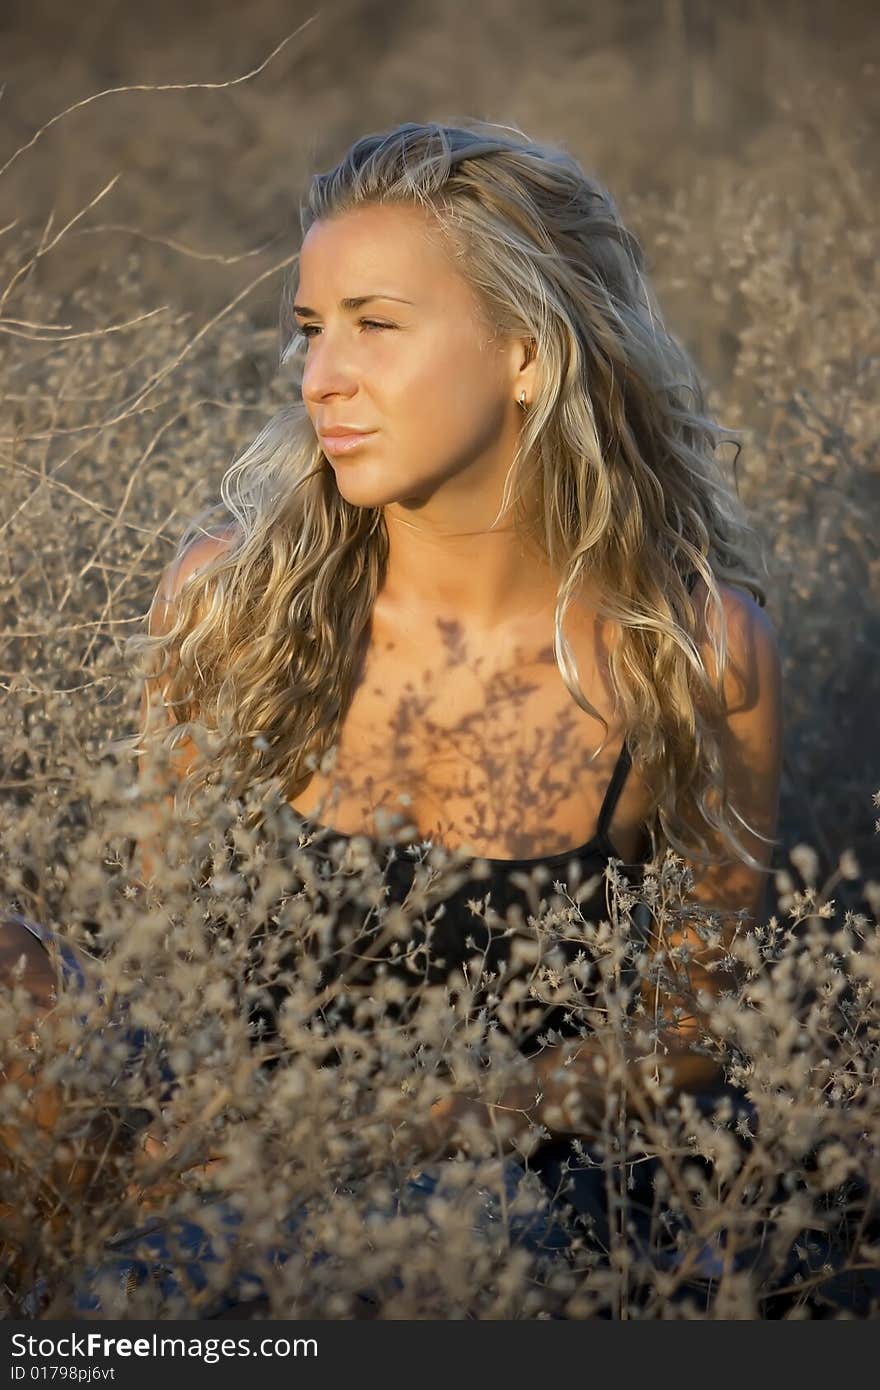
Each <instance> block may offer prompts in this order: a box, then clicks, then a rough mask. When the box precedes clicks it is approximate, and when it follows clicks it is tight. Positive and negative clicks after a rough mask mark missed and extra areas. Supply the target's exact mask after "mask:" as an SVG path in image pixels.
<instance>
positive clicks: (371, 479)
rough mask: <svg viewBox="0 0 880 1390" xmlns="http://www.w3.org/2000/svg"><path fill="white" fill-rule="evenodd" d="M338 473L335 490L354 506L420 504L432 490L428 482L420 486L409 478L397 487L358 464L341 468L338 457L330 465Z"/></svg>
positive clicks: (352, 463)
mask: <svg viewBox="0 0 880 1390" xmlns="http://www.w3.org/2000/svg"><path fill="white" fill-rule="evenodd" d="M331 466H332V468H333V472H334V474H335V476H336V489H337V491H338V493H339V495H340V497H342V498H344V499H345V501H346V502H348V503H349V504H350V505H351V506H352V507H388V506H391V505H396V506H398V507H421V506H423V505H424V503H425V502H427V501H428V499H429V497H430V494H431V489H430V487H429V486H428V485H427V484H426V485H425V486H424V487H422V488H419V485H418V484H417V483H414V482H412V481H410V482H409V483H408V484H407V485H406V487H405V488H401V487H399V486H398V487H394V486H393V485H392V484H391V483H390V481H383V479H382V478H381V477H377V476H376V474H375V473H372V474H371V470H370V469H369V468H365V467H364V466H363V465H359V464H357V463H355V462H354V461H353V460H352V462H351V463H350V464H344V465H343V466H342V467H341V468H340V467H338V460H334V462H333V464H332V465H331Z"/></svg>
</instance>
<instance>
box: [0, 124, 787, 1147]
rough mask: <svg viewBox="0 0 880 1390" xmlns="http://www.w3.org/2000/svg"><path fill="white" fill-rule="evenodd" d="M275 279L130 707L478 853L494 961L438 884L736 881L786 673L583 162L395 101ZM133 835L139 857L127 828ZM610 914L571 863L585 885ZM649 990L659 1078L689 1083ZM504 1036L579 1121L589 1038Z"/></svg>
mask: <svg viewBox="0 0 880 1390" xmlns="http://www.w3.org/2000/svg"><path fill="white" fill-rule="evenodd" d="M290 289H291V293H289V294H287V295H285V314H286V320H285V323H286V328H285V335H284V341H283V352H282V362H283V363H284V364H285V365H287V366H289V367H290V368H291V369H292V372H293V374H294V377H295V379H296V381H297V383H298V387H299V390H298V391H296V392H294V393H292V394H293V397H294V398H293V400H292V401H291V404H290V405H289V406H288V407H286V408H285V409H284V410H283V411H282V412H281V413H280V414H279V415H278V416H277V417H276V418H274V419H273V420H271V421H270V422H269V424H267V425H266V427H265V428H264V429H263V430H262V431H261V433H260V434H259V436H258V437H257V439H256V440H255V441H254V442H253V444H252V445H251V446H250V447H249V448H248V449H246V450H245V452H244V453H243V454H242V455H241V456H240V457H239V458H238V459H237V461H236V462H235V463H234V464H233V465H232V467H231V468H230V469H229V471H228V472H227V474H226V476H225V477H224V479H223V482H222V485H221V496H222V505H221V506H218V508H217V509H216V513H212V515H211V516H209V517H205V516H202V517H200V518H199V519H198V520H197V521H194V522H193V524H192V525H191V526H190V527H189V528H188V530H187V532H186V533H185V534H184V536H183V537H182V540H181V544H180V546H179V549H178V553H177V555H176V557H175V559H174V561H173V562H172V563H171V564H170V565H169V566H168V568H167V570H166V572H165V573H164V575H163V576H162V580H161V583H160V585H159V587H158V589H157V593H156V599H155V601H154V604H153V606H152V609H151V614H150V624H149V633H148V634H147V635H144V636H141V637H138V638H136V639H133V641H132V650H133V651H134V652H135V653H137V654H138V655H139V656H143V657H146V658H148V660H149V663H150V669H151V671H152V672H153V674H152V676H151V679H150V680H149V682H148V684H147V686H146V687H145V696H144V707H143V727H142V732H143V733H144V735H146V734H147V733H149V734H150V735H151V736H156V737H161V738H168V737H173V736H174V728H175V726H179V725H180V724H181V723H187V722H188V721H190V720H194V719H196V718H198V719H199V720H200V721H201V722H203V723H204V724H207V725H209V726H213V727H217V728H220V727H222V728H223V730H224V735H225V737H226V739H227V747H228V748H231V749H232V750H233V753H234V757H235V763H236V767H237V769H238V773H239V776H240V785H241V786H242V787H244V786H248V785H251V784H253V783H254V782H255V781H258V780H259V779H261V778H275V779H280V780H281V784H282V785H283V787H284V789H285V794H286V796H287V798H288V799H289V802H290V805H291V807H292V808H293V809H294V811H296V812H297V813H298V814H299V815H301V816H302V817H303V818H304V820H305V821H306V822H307V823H309V824H311V825H313V827H315V828H316V829H318V830H323V831H325V832H326V833H328V834H329V835H330V836H331V837H332V838H333V839H340V838H342V839H345V838H351V837H354V836H358V835H366V836H368V837H370V839H371V840H372V841H373V842H374V843H375V844H377V845H378V844H380V843H383V842H384V843H387V842H389V841H390V840H391V839H392V838H393V839H395V841H396V842H400V841H401V840H403V841H405V842H408V841H418V842H422V841H425V840H431V841H433V842H434V843H439V844H441V845H443V846H445V847H447V848H450V849H452V848H455V849H463V850H465V851H466V852H467V854H468V855H472V856H473V858H474V860H477V859H479V860H484V861H486V862H487V864H488V866H489V874H490V877H489V879H488V880H486V879H479V881H478V883H477V886H476V887H475V884H474V883H468V884H466V885H465V886H464V887H463V888H462V889H461V890H460V891H459V892H458V893H456V894H455V895H453V897H452V898H451V899H450V900H449V901H448V902H447V904H446V906H447V911H446V914H445V916H444V918H443V931H442V935H441V937H439V938H435V941H434V946H435V951H438V953H439V956H440V957H441V962H440V963H441V965H442V970H443V971H444V972H448V971H450V970H451V969H453V968H454V966H455V965H456V964H457V963H460V962H462V961H463V960H464V959H465V958H466V957H467V956H468V955H469V954H470V953H471V952H470V950H468V948H467V947H466V946H465V938H466V937H468V936H469V935H470V936H471V937H472V938H474V939H475V940H476V941H477V944H478V946H479V947H480V948H482V947H483V945H484V944H487V945H488V946H489V947H490V950H494V951H495V955H491V954H490V964H491V963H495V962H497V960H499V959H501V956H502V953H503V950H504V943H503V942H496V941H494V939H492V940H490V939H489V938H488V937H487V935H486V929H485V927H483V926H482V924H481V923H479V922H478V921H477V919H476V918H475V916H474V914H473V913H471V912H469V910H468V908H467V902H468V899H473V898H474V897H475V896H479V897H482V896H484V895H485V893H486V892H487V891H491V894H492V906H493V907H494V909H495V911H497V912H498V913H499V914H500V915H501V917H502V918H503V917H504V915H505V910H506V908H507V907H508V906H509V905H510V904H511V903H513V902H520V903H522V902H524V896H523V893H522V891H521V890H520V889H518V888H516V887H515V886H514V885H513V884H512V883H511V881H510V875H511V873H512V872H513V871H516V870H519V871H522V870H526V871H529V870H530V869H533V868H535V867H536V866H537V865H541V864H542V865H545V866H546V867H547V869H548V870H550V871H551V877H552V878H565V875H566V873H567V872H568V871H569V868H570V866H571V864H572V862H573V861H575V860H577V861H578V863H579V868H580V875H581V878H582V879H583V878H588V877H590V875H592V874H594V873H597V872H598V873H600V874H601V871H602V869H603V868H604V866H605V865H606V864H607V863H608V862H609V861H610V860H612V859H616V860H619V861H622V863H623V865H624V866H625V867H627V869H629V870H633V871H635V872H637V871H638V866H639V865H641V864H644V863H645V862H646V861H647V860H648V859H649V858H651V857H652V856H657V855H659V854H661V852H662V850H663V849H664V848H665V847H666V846H669V847H671V848H673V849H674V850H676V851H677V852H678V853H679V854H681V855H683V856H684V857H685V858H686V860H687V861H688V862H689V863H690V864H691V865H692V867H693V869H694V873H695V892H694V896H695V898H696V899H697V900H699V901H701V902H703V903H706V904H709V905H712V906H714V907H718V908H732V909H742V908H745V909H748V910H749V911H750V912H752V913H759V912H760V910H761V907H762V901H763V894H764V888H765V883H766V878H767V871H768V866H769V862H770V852H771V849H772V845H773V844H774V842H775V841H774V835H775V832H776V827H777V814H778V792H779V777H780V758H781V693H780V666H779V656H778V650H777V641H776V637H775V634H774V631H773V627H772V625H771V623H770V621H769V619H768V617H767V615H766V612H765V610H764V604H765V597H766V596H765V591H764V588H763V586H762V584H761V582H760V579H759V578H758V577H757V572H756V571H757V567H758V564H759V557H758V553H757V548H756V538H755V533H754V531H753V529H752V528H751V526H750V525H749V522H748V520H747V518H746V517H745V515H744V514H743V512H742V509H741V506H740V504H739V502H738V500H737V498H736V496H735V494H734V493H732V491H731V490H730V488H729V487H728V485H727V483H726V481H725V478H724V476H723V474H722V471H721V469H720V467H719V462H718V459H717V458H716V450H717V446H718V444H719V443H720V442H721V441H722V439H723V438H724V431H722V430H721V428H720V427H719V426H718V425H717V424H715V423H714V422H713V420H712V419H710V418H709V416H708V414H707V412H706V408H705V404H704V398H703V393H702V390H701V387H700V384H699V380H698V377H697V373H696V371H695V369H694V367H693V365H692V363H691V362H690V360H689V359H688V357H687V355H686V354H685V352H684V351H683V350H682V348H681V347H680V346H679V345H678V344H677V343H676V342H675V341H674V339H673V338H672V337H671V335H670V333H669V332H668V331H667V329H666V328H665V327H664V323H663V319H662V315H661V313H660V310H659V308H658V305H657V304H656V302H655V299H654V296H653V294H652V292H651V289H650V287H649V285H648V283H647V280H646V277H645V273H644V257H643V253H642V251H641V248H640V246H639V244H638V242H637V241H636V239H635V237H634V236H633V235H632V233H631V232H629V231H628V230H627V229H626V228H625V227H624V226H623V224H622V222H621V218H620V216H619V214H618V211H617V209H616V207H615V204H614V202H613V200H612V198H611V196H610V195H609V193H608V192H607V191H606V190H605V189H604V188H603V187H602V186H601V185H600V184H599V183H598V182H597V181H596V180H595V179H594V178H593V177H591V176H590V175H588V174H587V173H585V171H584V170H583V169H582V168H581V167H580V165H579V164H578V163H577V161H576V160H575V159H574V158H573V157H572V156H571V155H569V154H568V153H565V152H563V151H561V150H559V149H556V148H553V147H551V146H549V145H546V144H539V143H537V142H534V141H531V140H529V139H527V138H525V137H524V136H522V135H520V134H519V133H517V132H511V131H510V130H509V129H508V128H506V127H504V128H500V127H497V126H490V125H487V124H485V123H476V122H475V123H471V124H470V125H467V126H465V127H455V126H443V125H439V124H434V123H428V124H424V125H421V124H416V123H411V124H405V125H400V126H396V127H394V128H393V129H391V130H388V131H387V132H384V133H380V134H374V135H369V136H365V137H363V138H361V139H359V140H357V141H356V142H355V143H354V144H353V145H352V147H351V148H350V149H349V150H348V151H347V152H346V154H345V155H344V157H343V158H342V159H341V160H340V161H339V162H338V164H337V165H336V166H335V167H334V168H333V169H331V170H330V171H328V172H326V173H321V174H317V175H315V176H314V177H313V179H312V181H311V184H310V186H309V189H308V196H307V199H306V201H305V206H304V209H303V240H302V245H301V251H300V255H299V258H298V264H297V266H296V274H295V283H294V284H292V285H291V287H290ZM184 639H185V645H184ZM177 732H178V738H179V734H180V730H179V728H178V731H177ZM140 747H141V752H142V754H143V756H144V757H145V758H147V757H148V756H149V748H150V741H149V739H145V741H144V742H143V743H142V744H141V745H140ZM331 747H335V749H336V755H335V763H334V764H333V766H332V769H331V770H329V771H323V770H321V759H322V756H323V754H324V753H325V752H326V751H327V750H328V749H330V748H331ZM193 754H194V745H193V744H192V743H191V742H190V741H189V740H188V739H184V740H183V741H178V743H177V747H176V751H175V759H176V764H175V765H176V767H177V769H178V771H179V783H178V785H177V786H175V787H169V789H168V794H169V797H171V796H172V795H173V794H174V793H175V792H176V791H181V790H182V789H184V788H188V789H189V790H192V789H194V788H195V787H197V786H198V785H200V784H201V782H202V780H203V779H204V777H205V776H206V775H207V772H208V771H209V769H208V768H207V767H206V765H205V762H204V760H197V759H196V758H195V757H194V756H193ZM395 818H397V820H400V819H402V821H403V824H402V825H395V824H394V821H395ZM160 825H161V823H160V821H159V820H157V836H159V835H160V834H161V829H160ZM139 863H140V869H141V873H142V875H143V877H144V878H145V879H148V878H149V877H150V876H151V874H152V873H153V872H154V871H155V864H156V845H155V843H154V844H153V845H152V846H151V845H150V844H147V843H144V844H142V845H141V846H140V847H139ZM396 868H397V871H398V874H399V880H400V886H401V888H402V889H405V879H406V860H405V858H404V857H403V856H399V857H398V861H397V865H396ZM475 882H476V880H475ZM605 911H606V902H605V888H604V885H603V884H600V887H599V888H598V889H597V892H596V895H595V897H594V898H593V899H591V900H588V901H587V902H585V903H584V904H583V905H582V912H583V915H584V917H585V918H587V919H589V918H591V917H592V918H594V919H596V918H599V917H602V916H603V915H605ZM481 929H482V931H483V935H482V936H480V930H481ZM6 930H7V931H11V930H12V928H11V926H8V927H7V928H6ZM19 930H20V929H19ZM682 935H686V929H683V930H682ZM673 944H675V943H673V942H668V943H667V945H673ZM692 945H693V948H694V951H695V963H694V970H695V972H696V975H697V983H698V984H699V985H700V986H701V987H703V988H705V989H706V990H707V991H708V992H709V993H710V994H711V993H712V991H713V990H716V989H717V988H718V978H719V977H718V976H717V975H716V974H714V973H712V972H711V971H709V970H708V969H707V968H706V966H707V964H708V962H707V961H705V960H703V961H701V958H700V949H701V948H700V942H699V939H698V938H697V937H696V936H693V939H692ZM675 1003H676V1000H675V999H674V998H672V999H669V998H665V999H663V1000H661V1001H660V1004H661V1007H662V1018H663V1019H664V1020H665V1022H664V1024H663V1028H664V1033H663V1041H664V1046H665V1047H666V1049H667V1052H666V1059H665V1064H664V1065H665V1072H666V1078H667V1079H668V1080H670V1081H671V1082H672V1084H673V1086H675V1087H677V1088H679V1089H682V1090H688V1091H691V1092H701V1091H703V1090H706V1089H710V1088H711V1087H712V1086H713V1085H715V1084H716V1083H717V1082H718V1081H719V1077H718V1076H717V1074H716V1072H715V1069H714V1066H713V1065H712V1064H711V1063H710V1062H709V1061H708V1060H707V1058H705V1057H704V1056H702V1055H699V1054H698V1053H696V1052H694V1051H692V1050H691V1047H690V1043H691V1042H692V1040H693V1037H694V1035H695V1032H696V1029H697V1024H698V1020H697V1019H695V1018H694V1017H693V1015H692V1014H685V1015H684V1016H680V1017H678V1019H677V1021H676V1023H675V1024H674V1025H673V1024H672V1023H671V1022H669V1020H670V1018H671V1017H672V1010H673V1008H674V1007H675ZM652 1004H653V1005H654V1006H656V1005H657V1000H656V999H655V1000H652ZM552 1021H553V1022H554V1023H555V1024H556V1025H557V1026H559V1027H560V1031H561V1032H564V1031H565V1029H564V1026H563V1025H564V1019H563V1018H562V1017H561V1016H560V1018H558V1019H554V1020H552ZM546 1026H547V1020H546V1018H545V1019H544V1020H543V1023H542V1027H543V1028H544V1029H546ZM522 1050H523V1074H522V1081H521V1091H520V1093H519V1095H518V1097H517V1098H514V1099H515V1100H516V1103H512V1104H511V1105H510V1107H509V1109H508V1113H509V1114H511V1115H515V1114H517V1113H519V1111H518V1105H520V1103H524V1097H525V1096H534V1094H535V1092H536V1090H540V1092H541V1094H542V1101H541V1103H540V1105H539V1106H538V1108H537V1109H535V1108H532V1109H531V1110H530V1118H531V1119H533V1120H537V1121H538V1122H539V1123H544V1124H546V1125H547V1126H548V1129H549V1130H550V1133H551V1135H553V1136H554V1137H557V1136H561V1135H569V1136H570V1135H572V1134H574V1135H580V1136H582V1137H588V1136H589V1133H590V1124H591V1113H592V1112H591V1104H592V1102H593V1100H595V1099H596V1098H597V1097H598V1096H599V1095H600V1088H599V1086H598V1083H597V1080H596V1074H595V1071H594V1062H595V1060H596V1055H597V1051H598V1050H599V1048H598V1045H597V1047H596V1048H593V1047H591V1046H589V1045H588V1044H587V1042H585V1040H584V1039H583V1038H580V1039H579V1041H578V1042H577V1044H572V1046H571V1047H569V1049H568V1052H571V1051H574V1052H576V1053H577V1055H576V1056H575V1057H574V1060H573V1062H572V1063H571V1065H570V1066H568V1067H567V1068H566V1069H565V1072H564V1075H563V1073H562V1071H561V1069H560V1066H559V1063H560V1061H561V1060H563V1057H564V1056H567V1055H568V1053H566V1045H565V1044H564V1043H563V1044H561V1045H560V1046H558V1047H547V1046H544V1047H541V1046H539V1045H538V1044H537V1042H536V1037H535V1036H534V1034H533V1035H532V1036H531V1037H529V1038H527V1039H526V1040H525V1043H524V1045H523V1049H522ZM536 1083H539V1084H538V1085H536ZM637 1085H638V1065H637V1059H636V1058H635V1056H634V1058H633V1086H634V1087H636V1086H637ZM465 1111H471V1112H472V1113H475V1114H478V1115H479V1114H482V1113H485V1106H482V1107H481V1105H480V1103H479V1102H477V1101H474V1100H473V1098H471V1097H467V1096H453V1097H450V1098H446V1099H445V1100H444V1101H443V1102H442V1103H440V1104H438V1105H437V1106H436V1107H435V1110H434V1125H435V1128H434V1130H433V1131H432V1133H431V1134H430V1135H428V1136H425V1142H426V1145H427V1148H428V1149H429V1150H430V1151H431V1152H434V1153H436V1152H442V1151H443V1148H444V1144H445V1142H446V1140H447V1139H448V1137H449V1136H450V1134H451V1133H452V1127H453V1126H454V1124H455V1123H456V1122H457V1120H458V1119H459V1117H460V1115H461V1114H462V1113H464V1112H465ZM512 1137H513V1139H515V1138H516V1133H515V1131H514V1132H513V1134H512Z"/></svg>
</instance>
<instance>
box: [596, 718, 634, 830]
mask: <svg viewBox="0 0 880 1390" xmlns="http://www.w3.org/2000/svg"><path fill="white" fill-rule="evenodd" d="M631 765H632V759H631V757H630V752H629V744H628V742H627V740H626V739H624V740H623V747H622V748H621V750H620V754H619V756H618V759H617V762H616V764H615V767H614V771H613V772H612V774H611V781H610V782H609V783H608V787H607V789H606V791H605V800H604V801H603V802H602V809H601V810H600V812H599V823H598V825H597V827H596V834H597V835H602V836H603V837H604V838H606V839H607V837H608V826H609V824H610V821H611V817H612V816H613V815H614V808H615V806H616V805H617V798H618V797H619V796H620V793H621V791H622V789H623V784H624V782H625V781H626V777H627V773H628V772H629V770H630V766H631Z"/></svg>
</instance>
